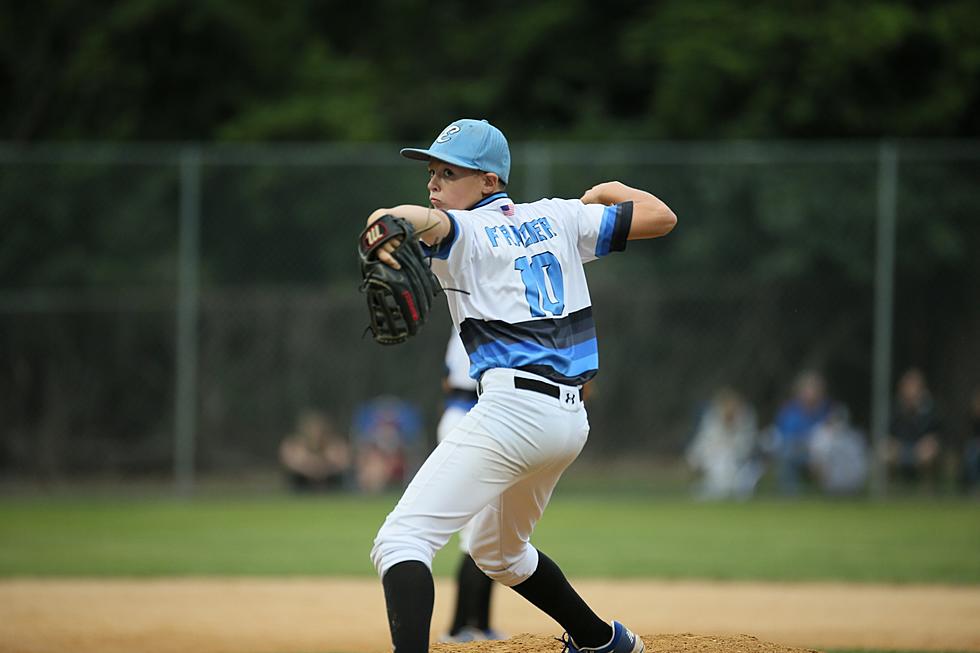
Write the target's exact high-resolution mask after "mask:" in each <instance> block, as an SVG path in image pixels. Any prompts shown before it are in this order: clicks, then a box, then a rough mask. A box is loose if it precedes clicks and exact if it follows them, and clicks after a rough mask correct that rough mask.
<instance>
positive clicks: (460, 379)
mask: <svg viewBox="0 0 980 653" xmlns="http://www.w3.org/2000/svg"><path fill="white" fill-rule="evenodd" d="M442 389H443V392H444V393H445V397H446V399H445V401H446V404H445V408H444V410H443V412H442V418H440V420H439V427H438V428H437V429H436V437H437V439H438V440H439V442H442V441H443V440H444V439H445V438H446V436H447V435H449V433H450V431H452V430H453V427H454V426H456V423H457V422H459V420H461V419H463V417H465V416H466V413H468V412H469V410H470V408H472V407H473V406H475V405H476V401H477V396H476V381H474V380H473V379H471V378H470V359H469V356H467V355H466V349H465V348H464V347H463V341H462V340H460V339H459V334H458V333H456V329H453V330H452V333H451V334H450V336H449V343H448V344H447V345H446V375H445V377H443V379H442ZM471 531H472V527H471V526H470V524H467V525H466V526H464V527H463V530H461V531H460V532H459V548H460V549H461V550H462V552H463V556H462V559H461V560H460V561H459V568H458V569H457V570H456V611H455V614H454V616H453V622H452V625H451V626H450V628H449V633H448V634H447V635H444V636H443V637H442V641H443V642H472V641H476V640H484V639H503V637H502V636H501V634H500V633H498V632H497V631H495V630H493V629H492V628H490V595H491V593H492V591H493V580H491V579H490V577H489V576H487V575H486V574H484V573H483V572H482V571H480V568H479V567H477V566H476V563H475V562H474V561H473V558H472V557H470V554H469V541H468V538H469V535H470V532H471Z"/></svg>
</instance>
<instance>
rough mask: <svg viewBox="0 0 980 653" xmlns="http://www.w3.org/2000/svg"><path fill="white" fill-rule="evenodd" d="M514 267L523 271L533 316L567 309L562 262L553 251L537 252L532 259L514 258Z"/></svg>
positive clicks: (559, 313)
mask: <svg viewBox="0 0 980 653" xmlns="http://www.w3.org/2000/svg"><path fill="white" fill-rule="evenodd" d="M514 269H515V270H520V271H521V281H523V282H524V296H525V297H526V298H527V303H528V305H529V306H530V307H531V317H544V316H545V315H546V313H545V311H547V312H548V313H551V314H552V315H561V314H562V313H563V312H564V311H565V282H564V281H563V280H562V276H561V264H560V263H559V262H558V259H557V258H555V255H554V254H552V253H551V252H542V253H540V254H535V255H534V256H532V257H531V258H530V259H528V258H527V257H526V256H520V257H518V258H516V259H514Z"/></svg>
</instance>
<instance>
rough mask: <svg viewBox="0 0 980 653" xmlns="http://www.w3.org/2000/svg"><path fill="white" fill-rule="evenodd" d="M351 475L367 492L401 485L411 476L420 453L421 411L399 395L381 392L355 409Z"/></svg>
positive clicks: (358, 486) (363, 490) (359, 486)
mask: <svg viewBox="0 0 980 653" xmlns="http://www.w3.org/2000/svg"><path fill="white" fill-rule="evenodd" d="M351 430H352V434H351V439H352V441H353V443H354V468H355V469H354V477H355V482H356V485H357V489H359V490H360V491H362V492H367V493H377V492H383V491H384V490H391V489H396V488H401V487H402V486H403V485H404V484H405V480H406V479H408V478H411V476H412V474H413V473H414V472H415V467H416V466H417V464H418V459H419V457H420V455H421V453H422V452H420V451H419V447H420V444H421V439H422V438H421V433H422V414H421V412H420V411H419V409H418V407H417V406H416V405H415V404H413V403H411V402H409V401H405V400H404V399H401V398H399V397H395V396H391V395H384V396H380V397H375V398H374V399H372V400H370V401H366V402H364V403H363V404H361V405H360V406H358V407H357V409H356V410H355V411H354V417H353V420H352V424H351Z"/></svg>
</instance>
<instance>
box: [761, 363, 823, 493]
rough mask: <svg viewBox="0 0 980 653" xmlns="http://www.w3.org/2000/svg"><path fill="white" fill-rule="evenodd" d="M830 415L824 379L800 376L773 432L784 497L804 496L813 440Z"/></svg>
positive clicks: (814, 374) (813, 374) (810, 373)
mask: <svg viewBox="0 0 980 653" xmlns="http://www.w3.org/2000/svg"><path fill="white" fill-rule="evenodd" d="M829 413H830V401H829V400H828V399H827V391H826V386H825V384H824V380H823V377H822V376H821V375H820V374H818V373H817V372H813V371H806V372H803V373H802V374H800V376H799V377H797V379H796V383H795V384H794V386H793V396H792V397H791V398H790V399H789V400H788V401H787V402H786V403H784V404H783V406H782V407H781V408H780V409H779V412H778V413H777V415H776V419H775V423H774V424H773V428H772V442H771V443H770V447H771V453H772V455H773V458H774V459H775V463H776V475H777V480H778V483H779V490H780V492H781V493H782V494H786V495H794V494H798V493H799V492H800V488H801V483H802V480H803V476H804V475H805V474H806V473H807V472H808V470H809V446H810V438H811V437H812V435H813V430H814V429H815V428H816V427H817V426H818V425H819V424H820V423H821V422H823V421H824V419H826V418H827V415H828V414H829Z"/></svg>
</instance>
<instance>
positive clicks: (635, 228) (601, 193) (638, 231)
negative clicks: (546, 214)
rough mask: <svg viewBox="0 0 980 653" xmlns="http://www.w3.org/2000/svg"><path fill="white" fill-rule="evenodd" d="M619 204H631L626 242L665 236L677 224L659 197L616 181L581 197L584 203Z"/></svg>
mask: <svg viewBox="0 0 980 653" xmlns="http://www.w3.org/2000/svg"><path fill="white" fill-rule="evenodd" d="M620 202H633V221H632V223H631V224H630V233H629V236H628V239H629V240H638V239H641V238H658V237H660V236H665V235H667V234H668V233H670V230H671V229H673V228H674V225H676V224H677V216H676V215H674V212H673V211H671V210H670V207H669V206H667V205H666V204H664V203H663V201H662V200H660V198H658V197H656V196H655V195H653V194H651V193H648V192H646V191H644V190H639V189H638V188H632V187H631V186H627V185H626V184H623V183H621V182H618V181H607V182H605V183H602V184H598V185H596V186H593V187H592V188H590V189H589V190H587V191H586V192H585V194H584V195H582V203H584V204H603V205H605V206H611V205H613V204H619V203H620Z"/></svg>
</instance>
